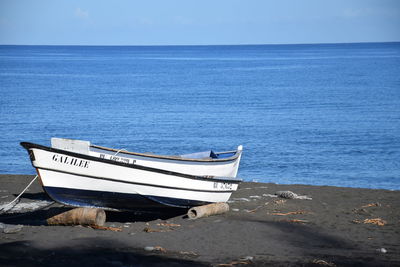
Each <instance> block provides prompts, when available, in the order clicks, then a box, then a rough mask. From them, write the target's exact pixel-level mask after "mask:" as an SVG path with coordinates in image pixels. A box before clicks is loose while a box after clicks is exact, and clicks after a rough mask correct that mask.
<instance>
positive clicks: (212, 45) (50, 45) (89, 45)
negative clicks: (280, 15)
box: [0, 40, 400, 47]
mask: <svg viewBox="0 0 400 267" xmlns="http://www.w3.org/2000/svg"><path fill="white" fill-rule="evenodd" d="M358 44H400V40H399V41H384V42H377V41H373V42H369V41H368V42H333V43H329V42H327V43H275V44H274V43H270V44H251V43H248V44H142V45H140V44H129V45H126V44H0V47H6V46H8V47H10V46H18V47H21V46H36V47H38V46H42V47H65V46H72V47H74V46H75V47H224V46H238V47H239V46H302V45H304V46H308V45H322V46H324V45H328V46H329V45H358Z"/></svg>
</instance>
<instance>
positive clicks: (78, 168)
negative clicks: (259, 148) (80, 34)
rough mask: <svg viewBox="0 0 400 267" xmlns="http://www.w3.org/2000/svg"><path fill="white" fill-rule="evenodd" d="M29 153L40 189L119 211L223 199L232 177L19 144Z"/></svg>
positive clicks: (81, 203) (74, 201)
mask: <svg viewBox="0 0 400 267" xmlns="http://www.w3.org/2000/svg"><path fill="white" fill-rule="evenodd" d="M21 145H23V146H24V147H25V148H26V149H27V150H28V151H29V154H30V158H31V161H32V165H33V166H34V167H35V168H36V169H37V172H38V174H39V177H40V179H41V182H42V185H43V188H44V190H45V191H46V192H47V193H48V194H49V195H50V197H52V198H53V199H54V200H56V201H58V202H60V203H63V204H66V205H70V206H90V207H101V208H108V209H119V210H135V209H152V208H155V207H161V206H172V207H182V208H188V207H191V206H197V205H203V204H207V203H212V202H226V201H227V200H228V199H229V197H230V195H231V194H232V192H233V191H235V190H236V189H237V187H238V183H239V182H240V180H238V179H235V178H206V177H201V176H193V175H190V174H185V173H179V172H175V171H174V172H173V171H169V170H163V169H156V168H151V167H147V166H141V165H138V164H129V163H123V162H116V161H113V160H110V159H102V158H98V157H93V156H90V155H83V154H79V153H74V152H70V151H64V150H59V149H54V148H49V147H44V146H40V145H35V144H30V143H21Z"/></svg>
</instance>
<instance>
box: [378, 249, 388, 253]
mask: <svg viewBox="0 0 400 267" xmlns="http://www.w3.org/2000/svg"><path fill="white" fill-rule="evenodd" d="M377 251H378V252H381V253H387V250H386V249H385V248H378V249H377Z"/></svg>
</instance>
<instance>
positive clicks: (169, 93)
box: [0, 43, 400, 189]
mask: <svg viewBox="0 0 400 267" xmlns="http://www.w3.org/2000/svg"><path fill="white" fill-rule="evenodd" d="M0 92H1V99H0V133H1V134H0V173H11V174H19V173H23V174H33V173H34V169H33V168H32V166H31V165H30V162H29V159H28V156H27V153H26V151H25V150H24V149H23V148H22V147H20V145H19V142H21V141H30V142H35V143H40V144H45V145H48V144H49V142H50V138H51V137H53V136H57V137H65V138H76V139H84V140H90V141H92V143H95V144H98V145H103V146H111V147H115V148H125V149H128V150H133V151H140V152H155V153H162V154H184V153H190V152H195V151H204V150H208V149H210V148H213V149H215V150H227V149H234V148H236V146H237V145H240V144H243V146H244V155H243V158H242V164H241V167H240V171H239V176H240V177H242V178H244V179H245V180H248V181H251V180H257V181H260V182H275V183H301V184H313V185H335V186H351V187H366V188H386V189H400V43H377V44H335V45H265V46H166V47H101V46H97V47H96V46H92V47H90V46H87V47H81V46H0Z"/></svg>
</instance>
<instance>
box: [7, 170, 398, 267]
mask: <svg viewBox="0 0 400 267" xmlns="http://www.w3.org/2000/svg"><path fill="white" fill-rule="evenodd" d="M32 178H33V176H30V175H0V208H1V207H2V206H1V204H4V203H6V202H9V201H11V200H13V199H14V198H15V196H16V195H18V194H19V193H20V192H21V191H22V190H23V189H24V187H25V186H26V185H27V184H28V183H29V181H30V180H31V179H32ZM287 190H290V191H292V192H294V193H296V194H298V195H302V196H307V197H308V198H311V199H285V198H279V197H274V194H275V193H276V192H277V191H287ZM399 204H400V191H389V190H370V189H355V188H341V187H328V186H305V185H277V184H263V183H242V184H241V185H240V188H239V190H238V191H237V192H235V193H234V194H233V195H232V197H231V199H230V203H229V205H230V211H229V212H228V213H225V214H222V215H216V216H211V217H207V218H201V219H198V220H189V219H187V218H186V217H185V216H184V212H185V211H181V210H170V211H168V212H165V213H162V214H134V213H115V212H107V222H106V226H108V227H112V228H110V229H109V230H99V229H92V228H89V227H83V226H47V225H46V223H45V219H46V218H48V217H49V216H50V215H54V214H56V213H59V212H61V211H64V210H68V208H65V207H63V206H62V205H59V204H53V205H51V200H50V199H49V198H48V197H47V195H46V194H45V193H43V191H42V189H41V187H40V184H39V182H38V181H35V183H34V184H33V185H32V186H31V188H30V189H29V191H27V192H26V193H25V194H24V195H23V196H22V198H21V201H20V202H19V203H18V204H17V205H16V206H15V208H14V210H13V211H11V212H14V213H3V214H0V222H2V223H5V224H8V225H10V224H11V225H22V228H20V229H17V230H15V233H4V232H1V231H0V266H58V267H60V266H69V267H70V266H72V265H73V264H75V265H76V266H400V241H399V240H400V205H399ZM49 205H50V206H49ZM37 208H41V209H40V210H37V211H32V210H33V209H37ZM7 227H9V226H7ZM0 230H1V229H0ZM115 230H120V231H115Z"/></svg>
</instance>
